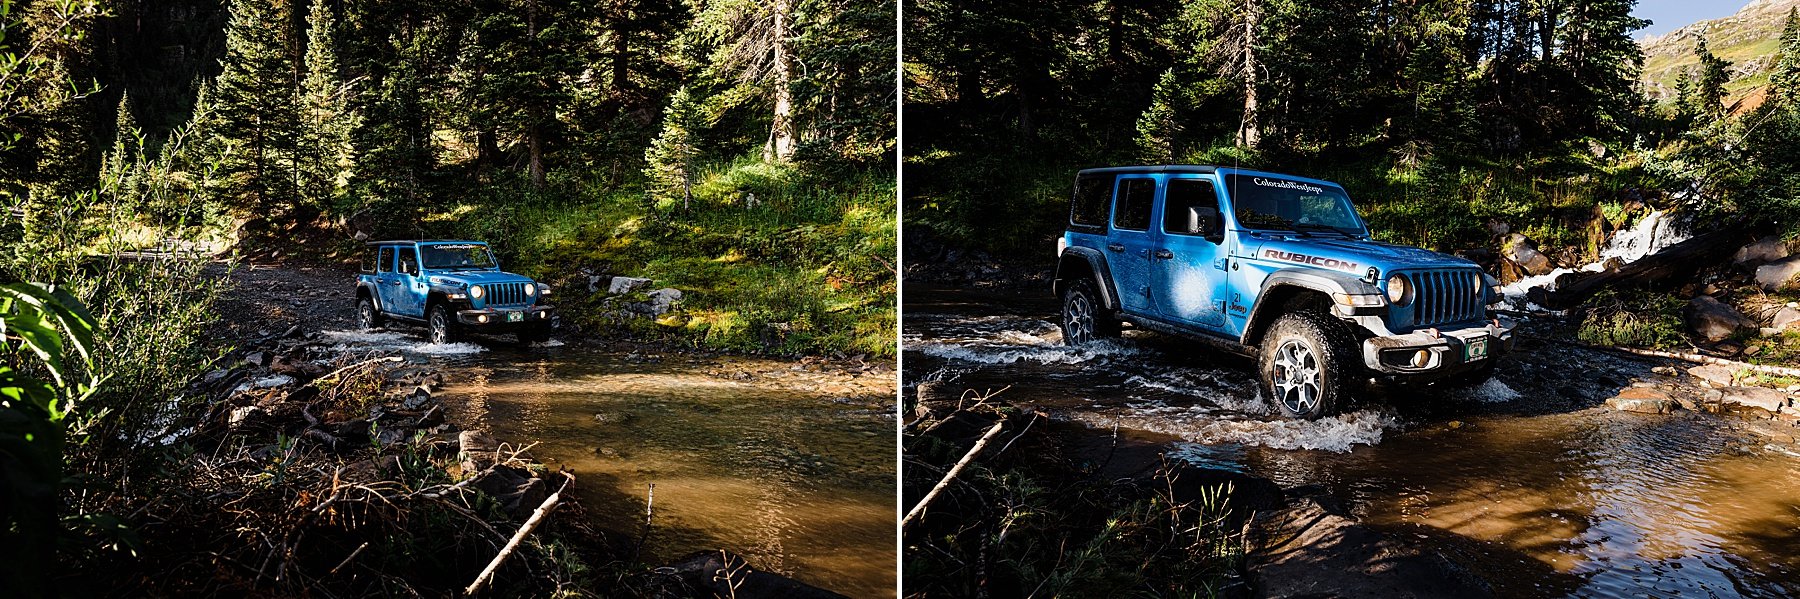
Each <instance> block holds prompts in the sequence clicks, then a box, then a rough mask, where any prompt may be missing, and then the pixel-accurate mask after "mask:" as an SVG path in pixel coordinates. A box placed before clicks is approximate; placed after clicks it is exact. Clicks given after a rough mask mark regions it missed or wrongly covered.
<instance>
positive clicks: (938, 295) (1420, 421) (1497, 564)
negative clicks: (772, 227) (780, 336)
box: [903, 288, 1800, 597]
mask: <svg viewBox="0 0 1800 599" xmlns="http://www.w3.org/2000/svg"><path fill="white" fill-rule="evenodd" d="M915 289H916V288H909V289H908V298H907V302H908V304H907V307H906V315H907V322H906V329H905V330H904V332H903V335H904V339H905V342H906V348H907V353H906V356H905V364H906V371H907V372H906V375H905V378H906V381H907V383H908V384H913V383H917V382H919V381H923V380H933V379H937V380H943V381H946V382H949V383H953V384H954V386H955V387H957V388H973V389H977V390H984V389H985V390H998V389H1002V388H1007V387H1008V386H1010V388H1007V389H1006V391H1004V392H1003V393H1002V394H1001V397H1003V398H1004V399H1006V400H1008V401H1011V402H1013V403H1015V404H1027V405H1033V406H1037V407H1040V408H1044V409H1047V410H1049V411H1051V412H1053V413H1055V414H1056V415H1058V416H1059V417H1060V418H1062V419H1064V420H1066V421H1069V422H1073V423H1078V424H1081V425H1085V427H1087V429H1088V430H1090V431H1092V432H1093V434H1095V435H1108V436H1110V435H1112V434H1113V431H1114V430H1117V431H1118V435H1119V436H1121V437H1127V438H1131V439H1133V440H1135V441H1139V442H1150V443H1154V444H1158V445H1159V446H1160V447H1161V448H1162V452H1163V454H1164V455H1167V456H1169V457H1173V458H1176V459H1181V460H1186V461H1188V462H1190V463H1193V464H1196V465H1199V466H1203V467H1210V468H1224V469H1232V470H1238V471H1243V472H1249V473H1252V474H1255V475H1258V476H1262V477H1265V478H1269V479H1272V480H1274V481H1276V482H1277V483H1279V484H1281V485H1282V486H1283V487H1287V488H1295V487H1302V486H1308V485H1312V486H1314V488H1322V490H1323V492H1325V493H1327V494H1329V495H1331V496H1335V497H1337V498H1340V499H1343V500H1345V503H1346V504H1347V505H1348V506H1349V508H1350V509H1351V511H1352V512H1353V513H1354V514H1355V515H1356V516H1357V517H1359V518H1360V519H1362V520H1363V521H1364V522H1365V523H1368V524H1371V525H1374V526H1377V527H1380V528H1383V529H1386V530H1388V531H1389V532H1391V533H1393V534H1398V535H1405V536H1410V537H1412V538H1414V539H1417V540H1418V541H1419V542H1421V543H1424V544H1426V545H1427V546H1428V547H1429V548H1431V549H1433V550H1436V551H1441V552H1443V553H1444V554H1445V555H1447V556H1450V557H1451V558H1453V559H1455V560H1456V561H1458V562H1459V563H1462V564H1463V565H1464V566H1466V567H1468V568H1469V569H1470V570H1472V571H1474V572H1475V573H1477V574H1479V575H1480V576H1481V577H1482V578H1484V579H1485V580H1487V581H1488V582H1489V583H1490V584H1492V585H1493V586H1494V588H1495V590H1496V592H1497V593H1498V594H1499V595H1501V596H1584V597H1594V596H1598V597H1626V596H1631V597H1637V596H1647V595H1648V596H1675V595H1681V596H1708V595H1711V596H1720V597H1733V596H1743V597H1784V596H1795V595H1800V456H1797V455H1794V454H1793V453H1792V452H1791V449H1790V448H1791V447H1793V446H1792V445H1778V444H1769V443H1766V442H1765V439H1764V438H1762V437H1759V436H1757V435H1754V434H1751V433H1749V432H1745V431H1744V430H1742V429H1743V428H1744V427H1743V426H1742V421H1738V420H1735V419H1733V418H1731V417H1721V416H1711V415H1701V414H1693V413H1686V412H1682V413H1678V414H1676V415H1667V416H1654V415H1642V414H1630V413H1622V412H1615V411H1611V410H1609V409H1607V408H1605V407H1604V406H1603V405H1601V404H1602V402H1603V401H1604V400H1605V399H1606V398H1607V397H1610V395H1611V394H1612V393H1614V392H1616V391H1618V390H1619V389H1622V388H1624V387H1627V386H1630V385H1631V384H1633V382H1635V381H1639V380H1653V379H1654V376H1653V375H1652V374H1651V373H1650V368H1651V367H1652V366H1654V364H1652V363H1648V362H1640V361H1635V360H1628V359H1622V358H1618V357H1615V356H1610V355H1606V354H1599V353H1595V352H1589V351H1582V350H1576V349H1574V348H1570V347H1568V346H1562V345H1556V344H1536V345H1533V346H1531V347H1528V348H1526V350H1525V351H1524V352H1521V354H1520V355H1517V356H1513V357H1510V358H1508V359H1507V360H1505V361H1503V362H1502V363H1501V371H1500V375H1499V377H1498V378H1497V379H1496V380H1495V381H1492V382H1489V383H1488V384H1485V385H1482V386H1479V387H1475V388H1464V389H1451V388H1442V387H1428V388H1388V389H1384V390H1381V391H1379V392H1377V393H1376V394H1375V395H1374V397H1372V398H1370V400H1369V401H1367V402H1365V403H1364V404H1363V405H1360V406H1356V407H1355V408H1354V409H1353V411H1351V412H1349V413H1347V414H1344V415H1341V416H1337V417H1332V418H1324V419H1321V420H1318V421H1314V422H1299V421H1289V420H1283V419H1280V418H1278V417H1276V416H1274V415H1272V414H1271V412H1272V409H1271V406H1270V405H1269V404H1268V402H1267V401H1266V400H1265V399H1264V398H1263V397H1262V395H1261V394H1260V393H1259V391H1258V383H1257V381H1256V378H1255V374H1254V372H1253V365H1252V364H1251V363H1250V361H1249V360H1247V359H1243V358H1236V357H1231V356H1227V355H1222V354H1218V353H1214V352H1211V351H1208V350H1206V349H1203V348H1201V347H1199V346H1197V345H1194V344H1190V343H1185V342H1182V341H1179V340H1176V339H1172V338H1169V337H1165V336H1158V335H1152V334H1147V333H1138V332H1127V334H1126V337H1125V338H1124V339H1121V340H1118V341H1116V342H1111V343H1106V344H1102V345H1098V346H1096V347H1089V348H1079V349H1076V348H1068V347H1064V346H1062V345H1061V344H1060V334H1059V333H1058V331H1057V328H1056V326H1055V324H1054V318H1055V316H1054V314H1055V311H1056V309H1057V306H1056V303H1055V302H1054V300H1052V299H1050V298H1048V297H1047V296H1048V295H1049V294H1048V293H1047V292H1045V293H1041V294H1021V293H981V292H968V291H952V290H941V289H939V290H933V289H923V290H918V291H915Z"/></svg>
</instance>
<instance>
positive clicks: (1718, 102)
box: [1690, 35, 1731, 120]
mask: <svg viewBox="0 0 1800 599" xmlns="http://www.w3.org/2000/svg"><path fill="white" fill-rule="evenodd" d="M1694 56H1695V57H1696V58H1698V59H1700V76H1699V77H1698V78H1696V79H1694V93H1693V95H1692V96H1691V97H1690V101H1692V102H1694V105H1693V106H1692V107H1691V110H1693V112H1694V113H1695V114H1699V115H1704V116H1707V117H1710V118H1712V119H1715V120H1716V119H1720V118H1723V117H1724V116H1725V84H1726V83H1729V82H1730V81H1731V73H1730V72H1728V71H1727V70H1726V69H1729V68H1731V62H1730V61H1727V60H1725V59H1723V58H1719V57H1717V56H1714V55H1713V53H1712V50H1711V49H1710V48H1707V46H1706V36H1704V35H1700V36H1696V37H1695V39H1694Z"/></svg>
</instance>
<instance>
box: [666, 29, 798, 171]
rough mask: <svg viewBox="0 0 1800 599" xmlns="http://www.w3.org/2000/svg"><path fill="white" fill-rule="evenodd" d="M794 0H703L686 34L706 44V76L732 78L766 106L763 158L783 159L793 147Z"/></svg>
mask: <svg viewBox="0 0 1800 599" xmlns="http://www.w3.org/2000/svg"><path fill="white" fill-rule="evenodd" d="M793 17H794V0H706V1H704V2H703V3H702V4H701V5H699V6H698V7H696V9H695V15H694V26H693V28H692V30H691V35H692V36H693V37H694V41H695V42H696V43H698V44H700V45H702V46H704V47H709V48H712V49H713V51H712V56H711V58H710V62H711V65H710V67H709V68H708V71H709V73H708V75H710V76H711V77H713V78H715V79H718V80H722V81H729V80H734V79H735V81H736V83H737V85H739V86H740V87H748V88H753V89H756V90H758V91H759V92H761V93H762V94H764V95H765V98H766V99H767V100H768V102H769V103H770V105H771V110H770V112H769V116H770V118H769V137H768V140H767V141H766V142H765V143H764V145H763V159H765V160H770V161H783V162H785V161H787V160H791V159H792V158H793V157H794V150H795V149H796V148H798V147H799V143H800V139H799V132H798V129H797V128H796V127H795V124H794V89H793V85H794V64H793V62H794V48H793V42H794V40H793V36H794V28H793Z"/></svg>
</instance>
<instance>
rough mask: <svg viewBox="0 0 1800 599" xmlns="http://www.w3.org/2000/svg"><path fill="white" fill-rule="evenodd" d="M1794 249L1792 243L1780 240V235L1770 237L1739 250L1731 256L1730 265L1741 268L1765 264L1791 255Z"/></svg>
mask: <svg viewBox="0 0 1800 599" xmlns="http://www.w3.org/2000/svg"><path fill="white" fill-rule="evenodd" d="M1794 249H1795V245H1794V243H1792V242H1788V241H1784V240H1782V239H1781V236H1780V235H1770V236H1768V237H1764V238H1762V239H1758V240H1756V241H1754V242H1751V243H1750V244H1749V245H1746V246H1744V247H1742V248H1739V249H1738V251H1737V253H1736V254H1734V255H1732V256H1731V263H1732V264H1736V265H1738V266H1743V267H1750V266H1757V265H1760V264H1767V263H1769V262H1774V261H1776V260H1780V259H1782V258H1786V257H1788V256H1791V255H1793V253H1794Z"/></svg>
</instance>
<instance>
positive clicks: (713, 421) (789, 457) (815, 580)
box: [328, 331, 896, 597]
mask: <svg viewBox="0 0 1800 599" xmlns="http://www.w3.org/2000/svg"><path fill="white" fill-rule="evenodd" d="M328 334H330V333H328ZM337 335H338V336H339V337H340V338H342V339H343V340H344V342H345V343H347V344H356V345H358V346H362V347H387V348H392V349H399V350H400V351H402V352H404V353H408V354H412V355H424V356H427V357H429V358H430V359H432V360H435V361H437V362H439V363H441V364H442V365H443V366H445V370H446V371H449V372H450V373H451V376H450V377H449V378H450V383H449V384H448V385H447V386H446V387H445V389H444V392H445V394H446V397H447V401H446V405H447V406H451V407H452V410H453V413H455V415H456V417H457V418H458V421H459V422H460V423H462V424H464V425H465V426H468V427H471V428H486V429H488V430H490V431H491V432H492V433H493V434H494V435H495V436H496V437H497V438H499V439H502V440H505V441H517V442H536V443H538V445H537V446H535V447H534V448H532V450H531V453H532V455H533V456H535V457H536V458H538V459H539V460H541V461H544V462H545V463H546V464H547V465H548V466H550V467H551V468H561V467H566V468H569V469H571V470H573V471H575V473H576V475H577V477H578V479H577V492H578V495H579V497H581V500H582V502H583V503H584V505H585V506H586V507H587V512H588V513H589V514H590V515H591V516H592V517H593V518H594V519H595V524H597V525H598V526H599V527H600V528H601V529H602V530H605V531H609V534H611V535H614V536H620V537H623V538H626V539H630V540H633V541H635V540H636V539H637V537H638V536H639V534H640V533H641V532H642V531H643V529H644V515H645V511H646V510H645V508H646V504H647V503H648V504H649V505H650V507H652V508H653V514H654V517H653V526H652V528H651V531H650V533H649V536H648V538H647V541H646V542H645V543H644V549H643V551H644V555H643V556H642V557H641V560H642V561H644V562H646V563H651V564H656V563H664V562H666V561H668V560H672V559H676V558H680V557H682V556H684V555H686V554H687V553H690V552H693V551H699V550H711V549H726V550H729V551H732V552H734V553H737V554H739V555H743V556H744V557H745V558H747V559H748V560H749V561H750V563H752V564H753V565H755V566H756V567H758V568H760V569H763V570H767V571H772V572H777V573H781V574H784V575H788V576H791V577H793V578H795V579H797V580H800V581H802V582H806V583H808V584H812V585H815V586H819V587H822V588H826V589H830V590H832V591H836V592H839V593H843V594H846V595H850V596H852V597H892V596H893V594H894V569H895V563H896V559H895V553H894V540H893V539H894V519H895V503H894V480H895V471H894V467H895V466H894V462H895V460H894V434H895V433H894V430H895V429H894V405H893V397H894V375H893V371H892V370H891V369H887V368H878V369H875V370H873V371H870V372H864V373H849V372H842V371H839V370H840V369H837V368H834V367H832V366H831V365H824V366H821V365H817V364H813V365H801V364H799V363H796V362H791V361H783V360H769V359H758V358H744V357H732V356H707V357H692V356H686V355H682V354H677V353H669V354H663V355H653V354H651V353H648V352H624V351H601V350H595V349H586V348H575V347H567V346H562V347H541V346H540V347H530V348H520V347H517V346H516V345H514V344H512V343H510V342H509V340H506V339H499V338H496V339H477V340H474V341H472V342H467V343H459V344H450V345H445V346H430V345H425V344H423V343H421V340H420V338H419V336H418V334H417V332H416V331H403V332H393V333H389V332H377V333H373V334H343V333H339V334H337ZM651 484H655V495H654V500H653V501H651V500H650V491H649V485H651Z"/></svg>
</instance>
